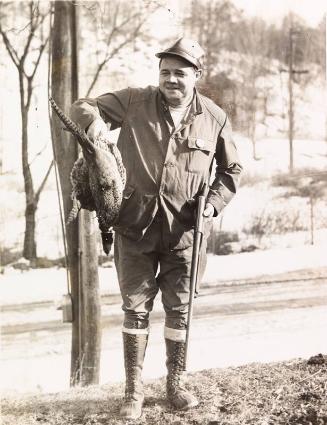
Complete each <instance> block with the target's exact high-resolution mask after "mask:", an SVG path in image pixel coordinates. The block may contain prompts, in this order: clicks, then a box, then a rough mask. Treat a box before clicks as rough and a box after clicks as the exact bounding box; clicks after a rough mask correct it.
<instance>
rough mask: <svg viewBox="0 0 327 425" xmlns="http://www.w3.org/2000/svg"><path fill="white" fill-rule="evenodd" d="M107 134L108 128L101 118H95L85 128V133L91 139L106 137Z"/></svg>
mask: <svg viewBox="0 0 327 425" xmlns="http://www.w3.org/2000/svg"><path fill="white" fill-rule="evenodd" d="M107 134H108V128H107V126H106V123H105V122H104V121H103V120H101V119H95V120H94V121H93V122H92V124H91V125H90V126H89V128H88V130H87V135H88V137H89V138H90V139H91V140H95V139H97V138H98V137H106V136H107Z"/></svg>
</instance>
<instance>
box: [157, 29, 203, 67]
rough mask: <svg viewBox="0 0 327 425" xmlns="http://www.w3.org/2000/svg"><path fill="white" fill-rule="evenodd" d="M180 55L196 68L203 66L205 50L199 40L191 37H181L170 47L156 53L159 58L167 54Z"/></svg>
mask: <svg viewBox="0 0 327 425" xmlns="http://www.w3.org/2000/svg"><path fill="white" fill-rule="evenodd" d="M171 55H173V56H180V57H181V58H183V59H185V60H187V61H188V62H190V63H191V64H192V65H194V66H195V67H196V68H198V69H201V68H202V62H201V59H202V57H203V56H204V50H203V49H202V47H201V46H200V45H199V43H198V42H197V41H194V40H191V39H190V38H184V37H182V38H180V39H178V40H177V41H176V42H175V43H174V44H173V45H172V46H171V47H168V49H166V50H164V51H162V52H159V53H156V56H157V58H163V57H165V56H171Z"/></svg>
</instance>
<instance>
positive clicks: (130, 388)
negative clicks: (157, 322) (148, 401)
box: [120, 332, 148, 419]
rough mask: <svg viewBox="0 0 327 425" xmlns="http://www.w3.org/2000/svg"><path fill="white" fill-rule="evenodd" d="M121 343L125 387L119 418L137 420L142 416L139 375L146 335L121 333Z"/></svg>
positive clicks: (141, 389)
mask: <svg viewBox="0 0 327 425" xmlns="http://www.w3.org/2000/svg"><path fill="white" fill-rule="evenodd" d="M123 342H124V359H125V374H126V386H125V398H124V401H123V404H122V406H121V409H120V416H122V417H123V418H125V419H137V418H139V417H140V416H141V415H142V406H143V401H144V394H143V384H142V379H141V373H142V368H143V360H144V355H145V350H146V346H147V342H148V335H147V334H137V335H134V334H129V333H126V332H123Z"/></svg>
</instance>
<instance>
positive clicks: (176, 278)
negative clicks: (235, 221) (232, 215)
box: [115, 221, 206, 329]
mask: <svg viewBox="0 0 327 425" xmlns="http://www.w3.org/2000/svg"><path fill="white" fill-rule="evenodd" d="M162 240H163V238H162V224H161V222H160V221H159V222H156V221H154V222H153V223H152V225H151V226H150V227H149V229H148V230H147V232H146V233H145V235H144V237H143V238H142V239H141V240H140V241H137V242H135V241H132V240H130V239H128V238H126V237H124V236H122V235H120V234H117V233H116V235H115V264H116V269H117V274H118V280H119V285H120V291H121V295H122V299H123V310H124V312H125V319H124V327H125V328H127V329H146V328H147V327H148V324H149V313H150V312H151V310H152V308H153V302H154V299H155V297H156V295H157V293H158V292H159V290H160V291H161V294H162V304H163V307H164V310H165V313H166V319H165V326H166V328H170V329H185V328H186V324H187V313H188V303H189V288H190V273H191V260H192V246H190V247H188V248H186V249H178V250H169V249H167V248H166V247H164V246H163V244H162ZM205 245H206V244H205V241H204V242H203V244H202V248H201V253H200V263H199V267H200V269H199V279H200V278H201V277H202V274H203V271H204V268H205V257H206V255H205V248H206V246H205Z"/></svg>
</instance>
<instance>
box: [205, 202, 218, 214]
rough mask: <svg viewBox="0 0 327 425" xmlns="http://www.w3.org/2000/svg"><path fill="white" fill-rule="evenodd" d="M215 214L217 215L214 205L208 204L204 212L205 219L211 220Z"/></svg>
mask: <svg viewBox="0 0 327 425" xmlns="http://www.w3.org/2000/svg"><path fill="white" fill-rule="evenodd" d="M214 213H215V208H214V206H213V205H212V204H210V203H209V202H207V203H206V207H205V209H204V211H203V217H206V218H211V217H213V215H214Z"/></svg>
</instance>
